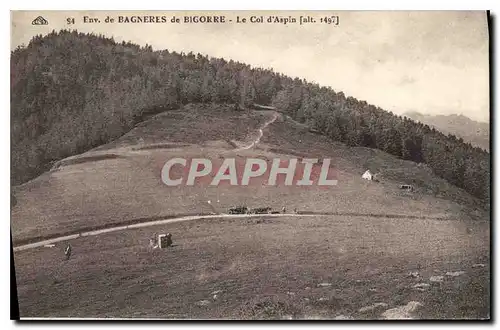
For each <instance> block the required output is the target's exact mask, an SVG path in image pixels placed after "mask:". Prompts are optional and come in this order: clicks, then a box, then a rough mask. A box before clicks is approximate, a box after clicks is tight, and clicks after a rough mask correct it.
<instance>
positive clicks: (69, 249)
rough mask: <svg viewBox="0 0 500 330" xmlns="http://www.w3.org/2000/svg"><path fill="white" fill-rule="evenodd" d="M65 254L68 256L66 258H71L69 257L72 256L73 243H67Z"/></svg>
mask: <svg viewBox="0 0 500 330" xmlns="http://www.w3.org/2000/svg"><path fill="white" fill-rule="evenodd" d="M64 255H65V256H66V260H69V257H71V244H69V243H68V245H66V248H65V249H64Z"/></svg>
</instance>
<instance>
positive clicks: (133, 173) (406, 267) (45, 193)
mask: <svg viewBox="0 0 500 330" xmlns="http://www.w3.org/2000/svg"><path fill="white" fill-rule="evenodd" d="M275 115H276V114H275V113H274V112H273V111H269V110H265V111H254V110H251V111H247V112H239V111H235V110H234V109H233V106H232V105H206V104H188V105H185V106H183V107H181V108H180V109H178V110H170V111H166V112H162V113H160V114H157V115H155V116H153V117H151V118H149V119H147V120H146V121H144V122H141V123H139V124H138V125H136V127H135V128H134V129H132V130H131V131H130V132H128V133H127V134H125V135H124V136H122V137H121V138H119V139H117V140H115V141H113V142H111V143H109V144H104V145H101V146H100V147H98V148H95V149H92V150H90V151H88V152H85V153H83V154H79V155H75V156H72V157H68V158H65V159H63V160H61V161H59V162H57V163H56V164H54V166H53V168H52V170H50V171H49V172H46V173H44V174H43V175H41V176H39V177H37V178H35V179H33V180H31V181H29V182H27V183H24V184H22V185H19V186H16V187H14V193H15V195H16V199H17V203H16V205H14V206H13V208H12V220H11V221H12V232H13V239H14V244H15V245H17V244H19V243H20V242H22V241H30V240H31V239H33V238H35V239H39V238H40V237H45V236H50V235H60V234H63V233H65V232H71V231H73V232H78V231H79V230H84V229H85V228H92V227H99V226H103V225H116V224H120V223H123V222H127V221H133V220H137V219H144V220H148V219H161V218H165V217H168V216H173V215H180V214H186V213H189V214H200V213H211V212H216V213H225V212H227V211H228V208H229V207H232V206H235V205H242V204H243V205H247V206H249V207H262V206H269V207H272V208H273V209H274V210H280V209H281V207H283V206H286V208H287V209H288V210H289V211H288V212H290V210H292V209H294V208H297V209H298V211H299V213H300V212H325V214H326V213H327V212H328V213H330V215H328V214H327V215H323V216H319V215H318V216H312V217H311V216H309V217H303V216H301V214H297V215H295V216H289V217H287V216H283V217H279V218H273V217H267V216H265V215H264V216H262V217H261V218H244V217H240V218H235V219H228V218H211V219H205V220H194V221H185V222H179V223H169V224H164V225H156V226H152V227H144V228H138V229H130V230H124V231H120V232H114V233H103V234H101V235H96V236H86V237H78V238H75V239H72V240H71V241H70V243H71V245H72V247H73V255H72V256H71V258H70V259H69V260H65V259H64V254H63V250H64V247H65V244H66V242H57V243H55V246H53V247H39V248H34V249H27V250H25V251H18V252H15V269H16V281H17V283H18V292H19V294H18V296H19V298H18V299H19V307H20V313H21V316H23V317H40V316H42V317H44V316H45V317H153V318H157V317H161V318H191V319H192V318H203V319H207V318H229V319H234V318H243V319H283V318H287V319H290V318H297V319H308V318H328V319H332V318H335V317H344V318H345V317H349V318H355V319H376V318H382V316H381V314H382V312H384V310H386V309H392V308H397V307H399V306H401V305H406V304H407V303H408V302H410V301H418V302H419V303H422V304H423V307H422V308H421V309H419V310H418V311H417V313H414V314H412V317H415V318H422V319H429V318H437V319H442V318H488V317H489V313H490V309H489V302H488V298H489V268H488V267H487V266H486V265H487V263H488V261H489V221H488V220H489V219H488V216H489V214H488V210H486V209H483V208H482V203H481V202H480V200H478V199H477V198H475V197H472V196H471V195H470V194H468V193H467V192H465V191H464V190H462V189H459V188H457V187H455V186H453V185H451V184H449V183H448V182H447V181H445V180H444V179H441V178H439V177H437V176H436V175H435V174H434V173H433V172H432V171H431V170H430V169H429V168H427V167H426V166H424V165H422V164H416V163H414V162H411V161H404V160H400V159H398V158H396V157H394V156H392V155H390V154H387V153H385V152H382V151H379V150H374V149H369V148H362V147H349V146H346V145H345V144H343V143H339V142H332V141H331V140H330V139H329V138H327V137H325V136H322V135H320V134H317V133H313V132H310V129H309V128H308V127H307V126H305V125H303V124H301V123H297V122H295V121H294V120H293V119H291V118H290V117H288V116H286V115H282V114H280V115H278V116H277V119H276V120H274V121H272V122H271V119H274V118H275ZM269 122H271V123H270V124H269V125H268V126H266V127H265V128H263V127H264V126H265V124H266V123H269ZM261 129H262V136H260V134H259V133H260V130H261ZM258 137H260V141H259V143H258V144H254V142H255V141H256V138H258ZM248 145H251V146H252V147H251V148H248V149H244V150H243V149H242V148H241V146H248ZM172 157H186V158H190V157H207V158H210V159H212V160H213V161H215V160H218V159H220V157H224V158H231V157H235V158H236V159H241V160H244V159H246V158H248V157H259V158H262V159H273V158H276V157H279V158H281V159H289V158H296V157H298V158H302V157H310V158H315V157H317V158H327V157H329V158H331V159H332V167H334V168H335V169H336V178H337V179H338V181H339V182H338V185H336V186H331V187H327V188H324V187H323V188H322V187H317V186H313V187H304V186H283V185H280V186H277V187H267V186H265V185H262V183H263V182H261V181H259V180H257V181H256V182H254V184H251V185H249V186H237V187H230V186H224V185H221V186H218V187H206V186H200V185H196V186H194V187H187V186H178V187H168V186H166V185H165V184H163V183H162V182H161V179H160V177H161V174H160V172H161V168H162V166H163V164H164V162H165V161H166V160H168V159H170V158H172ZM366 169H370V170H371V171H373V172H374V173H377V174H379V176H378V177H379V182H375V181H367V180H363V179H361V175H362V173H363V172H364V171H365V170H366ZM177 174H178V173H177ZM210 176H211V177H212V176H213V173H212V174H211V175H210ZM405 183H406V184H413V185H414V186H415V191H414V192H413V193H405V192H402V191H401V190H400V189H399V185H400V184H405ZM209 200H210V201H212V204H208V201H209ZM211 205H212V206H211ZM166 232H170V233H172V234H173V239H174V246H173V247H172V248H170V249H166V250H160V249H153V248H151V247H149V246H148V243H149V239H150V238H151V237H155V236H156V235H157V234H158V233H166ZM478 263H481V264H482V265H483V266H482V267H480V268H478V267H477V264H478ZM452 271H464V272H465V273H464V274H462V275H461V276H459V277H457V278H455V277H451V276H447V275H445V274H446V273H447V272H452ZM410 272H411V273H413V274H414V273H418V276H416V277H415V276H409V273H410ZM436 275H437V276H444V280H443V282H442V283H433V282H430V281H429V279H430V278H431V276H436ZM422 283H424V284H428V283H430V284H428V287H427V288H424V289H422V290H420V289H418V288H415V286H416V285H422ZM75 297H78V298H76V299H75ZM377 303H379V304H380V303H383V304H386V305H383V304H382V305H383V306H382V307H380V306H379V307H377V308H376V309H371V306H372V305H374V304H377ZM384 306H385V307H384Z"/></svg>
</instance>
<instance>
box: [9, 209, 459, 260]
mask: <svg viewBox="0 0 500 330" xmlns="http://www.w3.org/2000/svg"><path fill="white" fill-rule="evenodd" d="M321 216H323V217H324V216H363V217H373V218H380V217H384V218H392V219H395V218H401V219H403V218H411V219H426V220H439V221H446V220H448V221H452V220H451V219H447V218H433V217H421V216H409V215H403V214H364V213H351V212H349V213H342V212H341V213H338V212H337V213H336V212H324V213H321V212H304V213H274V214H272V213H271V214H224V213H220V214H210V215H189V216H181V217H177V218H169V219H160V220H152V221H144V222H140V223H134V224H130V225H118V226H114V227H110V228H105V229H97V230H89V231H83V232H80V233H75V234H71V235H62V236H58V237H53V238H50V239H46V240H42V241H38V242H34V243H29V244H23V245H18V246H15V247H14V252H17V251H23V250H28V249H33V248H37V247H41V246H44V245H48V244H53V243H57V242H62V241H68V240H72V239H76V238H79V237H86V236H95V235H100V234H105V233H109V232H114V231H121V230H126V229H134V228H142V227H150V226H156V225H164V224H168V223H174V222H182V221H192V220H203V219H217V218H255V217H321Z"/></svg>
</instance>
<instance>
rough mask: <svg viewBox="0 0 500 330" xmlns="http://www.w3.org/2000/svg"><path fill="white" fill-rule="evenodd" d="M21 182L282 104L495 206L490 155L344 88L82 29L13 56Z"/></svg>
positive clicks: (336, 137) (17, 179)
mask: <svg viewBox="0 0 500 330" xmlns="http://www.w3.org/2000/svg"><path fill="white" fill-rule="evenodd" d="M11 95H12V99H11V114H12V115H11V118H12V123H11V127H12V130H11V141H12V154H11V155H12V162H11V163H12V166H11V169H12V175H11V181H12V183H13V184H14V185H17V184H20V183H23V182H26V181H27V180H29V179H32V178H34V177H36V176H38V175H40V174H41V173H43V172H44V171H46V170H48V169H49V168H51V166H52V165H53V164H54V163H55V162H57V161H58V160H61V159H63V158H66V157H68V156H71V155H76V154H79V153H82V152H84V151H87V150H90V149H91V148H93V147H97V146H99V145H102V144H104V143H107V142H110V141H113V140H114V139H116V138H118V137H120V136H122V135H123V134H124V133H126V132H128V131H129V130H130V129H132V128H133V127H134V125H135V124H136V123H138V122H140V121H142V120H143V119H144V118H147V117H148V116H149V115H151V114H154V113H159V112H163V111H165V110H169V109H178V108H179V107H180V105H182V104H187V103H192V102H201V103H231V104H235V105H237V106H235V108H238V109H241V110H242V111H244V110H245V109H246V107H247V106H248V105H250V104H253V103H259V104H273V105H275V106H277V107H278V108H279V109H281V110H282V111H283V112H284V113H286V114H287V115H289V116H290V117H291V118H293V119H294V120H297V121H299V122H300V123H304V124H305V125H307V126H308V127H313V128H315V129H316V130H318V131H319V132H321V133H322V134H324V135H325V136H327V137H328V138H329V139H330V140H331V141H338V142H342V143H345V144H347V145H349V146H351V147H369V148H376V149H379V150H381V151H384V152H387V153H389V154H392V155H394V156H396V157H397V158H401V159H404V160H411V161H414V162H417V163H425V164H426V165H427V166H428V167H429V168H430V169H431V170H432V171H433V172H434V173H435V174H437V175H438V176H439V177H441V178H444V179H445V180H447V181H448V182H449V183H451V184H453V185H455V186H457V187H459V188H463V189H465V190H467V191H468V192H469V193H471V194H472V195H474V196H476V197H478V198H481V199H483V200H484V201H485V202H488V201H489V179H490V173H489V167H490V159H489V154H488V153H486V152H484V151H483V150H480V149H479V148H474V147H472V146H471V145H470V144H465V143H463V142H462V141H460V140H458V139H457V138H455V137H454V136H445V135H443V134H442V133H440V132H438V131H436V130H434V129H431V128H430V127H429V126H427V125H423V124H420V123H415V122H413V121H411V120H409V119H406V118H402V117H399V116H395V115H393V114H392V113H389V112H386V111H384V110H382V109H380V108H378V107H376V106H373V105H370V104H367V103H366V102H364V101H358V100H356V99H355V98H353V97H346V96H345V95H344V94H343V93H342V92H335V91H334V90H332V89H331V88H326V87H321V86H318V85H317V84H311V83H308V82H307V81H305V80H300V79H291V78H289V77H286V76H283V75H281V74H278V73H275V72H273V71H270V70H263V69H259V68H250V67H249V66H248V65H245V64H242V63H237V62H234V61H231V60H229V61H226V60H224V59H215V58H209V57H206V56H202V55H200V54H196V55H195V54H192V53H189V54H178V53H175V52H169V51H167V50H163V51H152V49H151V47H150V46H147V45H146V46H144V47H141V46H138V45H134V44H131V43H125V42H124V43H116V42H114V40H112V39H109V38H105V37H103V36H97V35H88V34H81V33H78V32H76V31H72V32H69V31H61V32H55V31H54V32H53V33H51V34H49V35H47V36H45V37H42V36H37V37H34V38H33V39H32V40H31V42H30V43H29V44H28V45H27V46H26V47H19V48H18V49H16V50H15V51H13V52H12V54H11Z"/></svg>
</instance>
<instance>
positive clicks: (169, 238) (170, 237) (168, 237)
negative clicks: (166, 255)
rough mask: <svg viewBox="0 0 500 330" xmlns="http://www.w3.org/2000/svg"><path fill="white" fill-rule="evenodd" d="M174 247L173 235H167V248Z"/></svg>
mask: <svg viewBox="0 0 500 330" xmlns="http://www.w3.org/2000/svg"><path fill="white" fill-rule="evenodd" d="M169 246H172V234H170V233H167V247H169Z"/></svg>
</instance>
